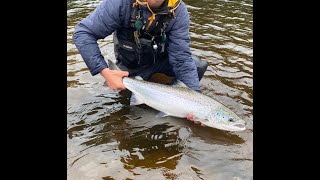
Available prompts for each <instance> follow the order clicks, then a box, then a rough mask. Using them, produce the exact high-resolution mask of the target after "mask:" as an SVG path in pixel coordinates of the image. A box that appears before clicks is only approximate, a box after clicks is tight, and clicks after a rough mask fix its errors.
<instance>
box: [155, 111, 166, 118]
mask: <svg viewBox="0 0 320 180" xmlns="http://www.w3.org/2000/svg"><path fill="white" fill-rule="evenodd" d="M166 116H169V115H168V114H166V113H164V112H159V113H158V114H157V115H156V117H157V118H163V117H166Z"/></svg>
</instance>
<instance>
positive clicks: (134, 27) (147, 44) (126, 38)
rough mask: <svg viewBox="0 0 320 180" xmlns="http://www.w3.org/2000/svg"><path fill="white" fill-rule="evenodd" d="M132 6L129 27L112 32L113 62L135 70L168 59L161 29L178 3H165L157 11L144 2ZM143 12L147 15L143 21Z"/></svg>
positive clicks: (178, 0) (136, 1) (135, 1)
mask: <svg viewBox="0 0 320 180" xmlns="http://www.w3.org/2000/svg"><path fill="white" fill-rule="evenodd" d="M132 3H133V5H132V7H131V10H130V12H131V13H130V20H129V22H128V23H129V24H128V25H127V27H122V28H120V29H117V30H116V31H115V32H114V34H113V41H114V52H115V55H116V59H117V60H119V61H120V62H121V63H122V64H123V65H124V66H126V67H127V68H130V69H135V68H138V67H141V66H148V65H151V64H153V63H156V62H157V61H159V60H161V59H165V58H167V57H168V53H167V50H166V46H167V37H166V33H165V30H166V28H167V26H168V24H169V22H170V20H171V19H172V18H173V17H174V10H175V9H176V8H178V6H179V5H180V3H181V0H165V1H164V3H163V4H162V5H161V6H160V8H159V9H158V10H157V12H153V11H152V10H151V8H150V7H149V5H148V3H147V2H144V0H142V1H139V0H132ZM143 11H150V12H151V16H150V17H148V18H145V17H144V16H143Z"/></svg>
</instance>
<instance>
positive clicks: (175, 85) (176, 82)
mask: <svg viewBox="0 0 320 180" xmlns="http://www.w3.org/2000/svg"><path fill="white" fill-rule="evenodd" d="M172 86H173V87H182V88H189V87H188V86H187V85H185V84H184V83H183V82H182V81H180V80H176V81H175V82H174V83H173V84H172Z"/></svg>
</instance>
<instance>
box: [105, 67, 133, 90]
mask: <svg viewBox="0 0 320 180" xmlns="http://www.w3.org/2000/svg"><path fill="white" fill-rule="evenodd" d="M100 74H101V75H102V76H103V77H104V79H105V80H106V82H107V84H108V86H109V88H110V89H111V90H124V89H126V87H124V85H123V83H122V78H123V77H127V76H128V75H129V72H128V71H118V70H110V69H109V68H105V69H103V70H102V71H100Z"/></svg>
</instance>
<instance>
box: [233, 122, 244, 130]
mask: <svg viewBox="0 0 320 180" xmlns="http://www.w3.org/2000/svg"><path fill="white" fill-rule="evenodd" d="M234 126H235V127H236V129H239V131H243V130H245V129H246V124H245V123H237V124H235V125H234Z"/></svg>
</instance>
